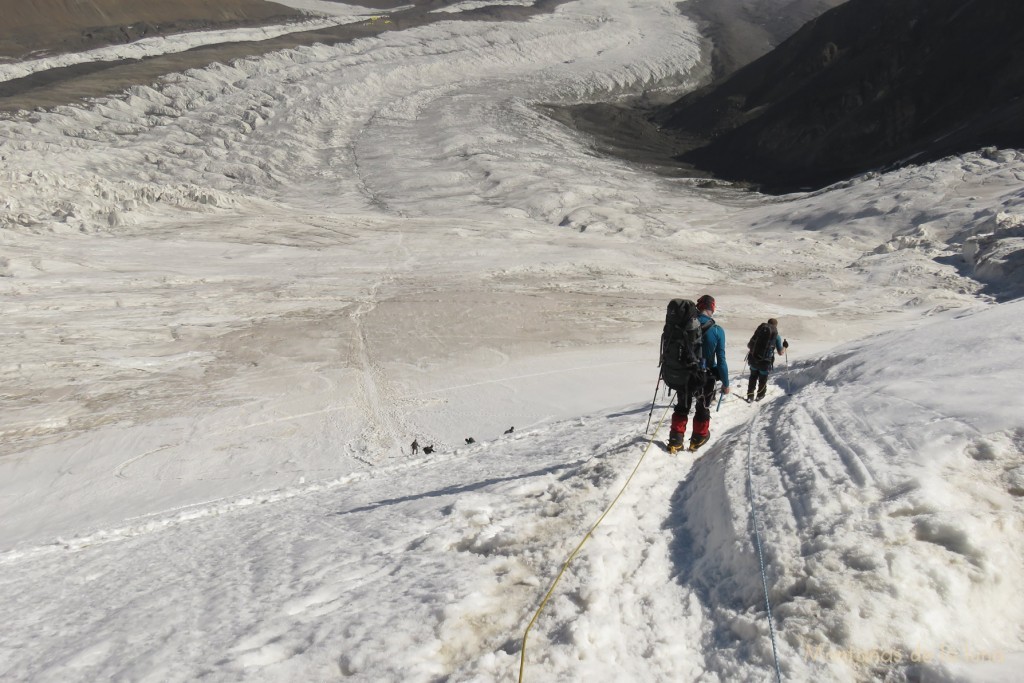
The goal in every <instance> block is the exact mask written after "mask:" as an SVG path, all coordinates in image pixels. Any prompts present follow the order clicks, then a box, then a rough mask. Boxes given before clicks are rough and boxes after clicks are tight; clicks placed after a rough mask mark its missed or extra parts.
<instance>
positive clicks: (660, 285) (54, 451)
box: [0, 0, 1024, 681]
mask: <svg viewBox="0 0 1024 683" xmlns="http://www.w3.org/2000/svg"><path fill="white" fill-rule="evenodd" d="M478 4H480V3H475V2H467V3H461V4H459V5H457V6H455V7H453V8H450V9H452V10H454V9H456V8H458V9H459V10H460V11H461V10H468V9H473V8H474V7H476V6H477V5H478ZM488 4H494V3H488ZM505 4H510V3H505ZM511 4H525V3H511ZM699 59H700V50H699V41H698V39H697V37H696V34H695V30H694V27H693V26H692V24H691V23H690V22H689V21H687V20H685V19H683V18H682V17H681V16H680V15H679V13H678V11H677V8H676V7H675V4H674V2H671V1H668V0H631V1H630V2H628V3H626V5H625V6H624V5H623V3H621V2H619V1H618V0H616V2H610V1H603V0H585V1H582V2H573V3H567V4H565V5H562V6H559V7H558V8H557V9H556V10H555V11H554V12H552V13H551V14H548V15H540V16H536V17H534V18H532V19H530V20H529V21H525V22H519V23H508V24H504V23H496V22H485V21H472V22H460V21H451V22H444V23H441V24H436V25H432V26H427V27H422V28H418V29H412V30H406V31H392V32H387V33H384V34H381V35H380V36H377V37H374V38H368V39H363V40H357V41H354V42H353V43H350V44H344V45H338V46H334V47H328V46H323V45H316V46H310V47H304V48H299V49H295V50H288V51H282V52H279V53H275V54H271V55H266V56H263V57H260V58H252V59H244V60H239V61H236V62H234V63H232V64H229V65H215V66H212V67H210V68H208V69H202V70H192V71H189V72H187V73H183V74H175V75H172V76H169V77H167V78H165V79H164V80H162V81H161V82H159V83H155V84H151V85H148V86H136V87H134V88H131V89H130V90H129V91H128V92H126V93H125V94H124V95H123V96H121V97H112V98H106V99H102V100H99V101H96V102H93V103H89V104H88V105H83V106H67V107H59V108H57V109H55V110H53V111H50V112H25V113H23V114H21V115H18V116H13V117H7V118H3V119H0V180H2V181H3V183H4V186H5V187H7V188H12V189H11V190H10V191H8V192H7V193H5V195H4V197H3V202H2V203H0V227H2V230H0V232H2V233H3V234H2V235H0V240H2V242H0V246H2V249H3V252H2V256H0V276H3V277H0V297H2V302H3V304H4V312H5V318H6V320H7V321H8V322H9V325H8V326H7V328H6V330H5V331H4V332H3V333H2V334H3V335H4V337H5V342H9V343H10V345H11V347H12V348H14V353H12V354H9V355H8V356H7V357H5V360H4V363H3V365H0V378H2V379H3V386H4V389H3V394H2V398H3V400H4V408H5V409H4V411H3V414H2V415H0V434H3V436H4V443H3V445H2V446H0V449H2V450H0V468H2V470H3V472H2V476H0V481H3V482H6V483H4V484H3V485H2V488H0V512H2V514H0V566H2V567H3V570H4V571H3V572H2V574H0V594H3V595H4V596H5V597H4V603H3V605H4V607H5V614H7V615H8V616H7V620H6V623H5V625H4V627H3V629H2V630H0V678H5V679H11V680H60V681H78V680H81V681H93V680H110V679H122V680H160V681H172V680H181V681H185V680H194V679H196V678H199V677H204V678H207V679H209V680H247V681H248V680H256V681H258V680H266V681H279V680H334V679H337V678H339V677H343V678H350V679H353V680H375V681H376V680H402V681H430V680H438V679H446V680H453V681H470V680H473V681H478V680H509V679H510V678H512V677H513V676H514V675H515V672H516V671H517V667H518V663H519V655H520V650H519V648H520V639H521V637H522V629H523V628H524V627H525V624H526V623H527V622H528V621H529V619H530V617H531V616H532V614H533V611H534V609H535V608H536V606H537V602H538V601H539V599H540V597H541V596H542V595H543V593H544V591H545V590H546V589H547V588H548V586H549V585H550V582H551V581H552V580H553V579H554V577H555V574H556V573H557V571H558V569H559V568H560V567H561V565H562V563H563V562H564V560H565V557H566V556H567V555H568V553H569V552H571V550H572V548H574V547H575V546H576V544H577V543H578V542H579V541H580V539H581V537H582V535H583V534H584V533H585V532H586V530H587V529H588V528H589V527H590V525H591V524H592V523H593V521H594V520H595V519H596V518H597V517H598V516H599V515H600V514H601V512H602V511H603V510H604V509H605V506H606V505H607V504H608V503H609V502H610V501H611V500H612V499H613V498H614V496H615V495H616V493H617V492H618V491H619V489H620V487H621V486H622V483H623V482H624V480H625V477H626V476H628V473H629V472H630V471H631V468H632V467H633V465H634V464H635V463H636V460H637V459H638V458H639V457H641V455H642V454H643V453H644V449H645V448H646V447H647V444H646V439H645V436H644V435H643V433H642V428H643V424H644V423H645V421H646V418H647V412H648V408H649V407H650V404H644V403H643V401H649V400H650V394H649V392H650V389H651V388H650V386H649V385H650V384H651V383H653V380H654V379H655V376H654V375H655V373H656V368H655V367H654V362H653V360H652V354H653V353H655V351H653V348H654V346H655V345H656V339H657V335H658V333H659V332H660V322H661V320H660V318H661V316H662V314H663V310H664V309H663V304H662V303H660V302H663V301H667V300H668V299H670V298H673V297H675V296H679V295H680V293H684V294H685V295H688V296H691V295H692V296H696V295H697V294H698V293H702V292H703V291H706V290H709V291H713V292H714V293H715V295H716V297H717V298H718V300H719V302H720V312H719V321H720V324H722V325H723V327H725V328H727V330H728V335H729V336H728V343H729V347H728V348H729V354H730V358H729V360H730V363H731V364H732V367H733V371H734V373H735V372H736V369H737V368H741V367H742V365H743V357H742V347H743V344H744V342H745V334H744V332H745V331H747V330H752V329H753V327H754V324H755V323H756V322H757V321H759V320H763V319H764V318H765V317H766V316H767V315H773V314H774V315H778V316H779V317H780V318H782V320H783V329H784V330H785V334H786V335H787V336H789V337H790V338H791V339H795V340H798V343H797V344H795V345H794V347H793V348H794V350H796V349H799V351H796V353H799V354H801V355H800V358H801V359H803V360H801V361H799V362H797V361H795V362H794V364H793V366H792V367H790V366H789V359H788V356H787V359H786V362H785V366H784V367H783V366H781V361H780V366H779V367H778V368H777V372H776V374H775V375H774V376H773V384H772V387H771V393H770V394H769V397H768V399H767V400H766V401H764V402H762V403H760V404H754V405H748V404H746V403H744V402H742V401H740V400H737V399H736V398H735V397H729V398H726V399H725V400H724V401H723V403H722V406H721V409H720V410H716V411H715V412H714V413H713V424H712V430H713V439H712V441H711V442H710V443H709V445H708V446H707V447H706V449H705V450H704V451H702V452H701V453H700V457H699V458H693V457H692V456H684V457H672V458H670V457H668V456H667V455H665V454H664V453H663V452H662V451H660V450H658V449H657V448H656V447H652V450H651V452H649V453H648V454H647V455H646V456H644V457H645V461H644V463H643V467H642V468H641V469H640V470H639V471H638V474H637V477H636V479H635V480H634V481H633V482H632V483H631V485H630V487H629V488H628V489H627V490H626V491H625V492H624V493H623V497H622V498H621V499H620V501H619V502H618V504H617V505H616V507H615V508H614V509H613V510H612V511H611V513H610V514H609V516H608V517H607V518H606V519H605V522H604V523H603V524H602V525H601V526H600V527H599V528H598V529H597V530H596V532H595V534H594V536H593V537H592V538H591V539H590V540H589V541H588V543H587V545H586V547H585V550H584V552H582V553H581V554H580V556H579V557H577V559H576V561H575V562H574V564H573V566H572V567H571V569H570V571H568V572H567V573H566V575H565V576H564V578H563V579H562V582H561V583H560V585H559V587H558V590H557V591H556V592H555V593H554V597H553V599H552V601H551V603H550V604H549V605H548V607H547V609H546V611H545V612H544V613H543V614H542V615H541V616H540V618H539V619H538V621H537V624H536V629H535V631H534V632H533V634H532V635H531V640H530V645H529V647H528V650H527V653H526V661H527V679H528V680H584V679H585V680H598V681H602V680H615V681H621V680H657V681H661V680H666V681H667V680H697V679H700V680H723V681H724V680H762V679H767V678H769V677H771V674H772V671H773V666H774V665H773V661H772V651H771V642H770V639H769V637H768V636H769V634H768V631H767V620H766V618H765V616H766V615H765V612H764V596H763V594H762V585H761V575H760V569H759V566H758V558H757V555H756V552H755V549H754V544H753V528H752V526H751V510H750V500H749V497H750V493H751V491H754V492H755V495H754V504H755V505H757V506H758V510H759V519H760V521H761V526H760V527H759V531H760V532H761V534H762V539H763V542H764V546H765V552H766V558H765V559H766V570H767V577H768V585H769V598H770V600H771V602H772V605H773V608H774V617H775V619H776V627H777V629H778V638H779V646H780V656H781V665H782V669H783V673H784V674H785V677H786V679H787V680H808V681H811V680H851V681H852V680H878V679H887V678H888V679H889V680H905V679H907V678H909V677H912V676H919V677H925V676H936V677H945V678H944V679H943V680H952V677H953V676H955V675H959V674H963V675H964V676H966V677H967V678H968V679H969V680H986V676H987V675H988V674H990V673H991V671H989V670H988V669H985V668H984V667H985V666H986V665H987V662H972V661H969V658H967V657H966V656H961V657H959V659H957V658H952V659H950V658H947V661H939V660H938V659H935V660H934V661H930V662H924V663H918V664H919V665H917V666H910V663H909V661H905V662H903V665H902V666H899V667H896V666H893V665H891V663H890V664H880V663H878V662H872V661H855V660H854V659H853V658H851V657H849V656H845V657H844V656H843V655H844V653H845V654H847V655H848V654H849V653H853V652H867V653H870V652H881V651H887V650H891V651H893V652H897V653H900V654H901V655H907V656H908V657H909V653H910V652H912V651H913V650H914V648H920V649H924V650H927V651H929V652H932V653H934V652H938V651H939V650H940V648H942V647H960V648H961V650H962V649H963V647H965V646H973V647H974V648H975V649H976V650H981V651H984V652H999V653H1004V654H1005V655H1006V658H1007V659H1008V660H1010V666H1011V667H1012V663H1013V662H1014V661H1016V659H1014V658H1015V657H1019V653H1020V652H1021V651H1022V650H1024V646H1022V645H1021V638H1020V635H1019V624H1020V623H1022V617H1024V606H1022V604H1021V599H1020V598H1019V597H1018V594H1017V593H1016V592H1015V591H1012V590H1009V589H1006V588H1005V587H1006V586H1014V585H1016V583H1019V579H1020V578H1021V577H1020V573H1021V572H1020V566H1024V563H1022V562H1021V561H1020V560H1021V558H1022V556H1024V548H1022V546H1021V540H1020V538H1021V535H1020V533H1019V531H1020V522H1019V520H1020V515H1021V512H1022V510H1021V506H1022V503H1021V496H1022V491H1024V474H1022V468H1021V465H1020V459H1021V457H1022V453H1024V436H1022V434H1024V426H1022V425H1020V421H1019V415H1020V401H1019V388H1020V387H1021V386H1024V381H1022V377H1021V371H1020V370H1019V368H1020V367H1024V358H1021V357H1020V356H1021V351H1020V349H1021V348H1024V345H1022V344H1020V341H1022V340H1024V332H1022V331H1021V327H1020V323H1019V319H1020V317H1021V316H1020V304H1019V303H1014V304H1003V305H1001V306H980V307H979V305H978V304H979V296H978V293H979V291H980V290H981V288H982V284H981V283H979V282H977V281H975V280H972V279H969V278H968V277H966V275H967V274H968V272H969V271H971V269H972V268H974V269H975V270H974V271H972V272H975V273H978V274H986V273H987V274H988V275H986V277H992V278H995V281H996V282H997V284H998V282H999V278H1001V277H1005V278H1006V280H1007V281H1009V282H1011V284H1012V278H1011V277H1010V274H1012V273H1013V272H1014V271H1013V268H1014V265H1013V263H1014V262H1013V253H1014V252H1012V250H1011V251H1009V252H1004V251H1002V250H1003V249H1005V248H1007V245H1011V246H1012V240H1014V239H1016V237H1015V235H1017V232H1016V231H1018V230H1019V226H1020V224H1021V223H1020V216H1021V213H1022V208H1021V205H1022V204H1024V192H1021V190H1020V187H1021V183H1024V156H1022V155H1021V154H1019V153H1016V152H1005V151H1004V152H1000V153H997V154H995V155H993V154H977V155H966V156H964V157H962V158H955V159H947V160H944V161H942V162H938V163H936V164H932V165H929V166H926V167H921V168H908V169H903V170H901V171H898V172H895V173H891V174H886V175H870V176H867V177H864V178H860V179H857V180H854V181H850V182H849V183H844V184H840V186H837V187H835V188H830V189H828V190H825V191H821V192H815V193H809V194H806V195H796V196H793V197H787V198H776V199H768V198H764V197H758V196H754V195H749V194H745V193H741V192H737V191H734V190H730V189H729V188H706V187H702V186H700V185H699V184H695V183H692V182H690V181H681V180H676V179H668V178H663V177H659V176H655V175H653V174H651V173H649V172H647V171H645V170H644V169H640V168H637V167H635V166H631V165H628V164H625V163H622V162H619V161H616V160H613V159H606V158H603V157H599V156H597V155H595V154H594V153H593V152H592V150H591V149H590V148H589V146H588V140H587V139H586V137H585V136H583V135H580V134H578V133H576V132H574V131H570V130H566V129H564V128H562V127H560V126H558V125H557V124H555V123H554V122H552V121H551V120H549V119H547V118H546V117H544V116H542V115H541V114H539V113H538V112H537V111H536V109H535V108H534V107H533V105H534V104H535V103H537V102H563V103H566V102H580V101H589V100H610V99H615V98H617V97H620V96H625V95H629V94H635V93H639V92H642V91H645V90H647V91H651V90H658V89H660V88H669V89H675V88H685V87H689V86H692V85H694V84H695V83H696V82H697V81H698V80H699V78H700V77H701V74H702V69H703V66H702V65H701V64H700V63H699ZM972 239H973V240H974V241H973V242H972V241H971V240H972ZM972 245H973V246H972ZM961 255H963V258H961ZM965 259H966V260H965ZM698 290H699V291H698ZM982 301H984V299H982ZM652 302H654V303H652ZM965 307H972V310H969V311H968V312H967V313H964V314H963V315H961V314H958V313H956V311H958V310H959V309H963V308H965ZM975 309H976V310H975ZM972 318H973V320H972ZM975 321H978V322H979V324H978V325H975V324H974V322H975ZM918 328H920V329H918ZM988 328H991V329H995V330H999V331H1000V332H1001V333H1003V334H1005V335H1006V336H1007V340H997V341H996V342H993V340H992V339H991V338H989V337H988V336H986V334H985V332H984V330H985V329H988ZM915 335H916V336H915ZM859 338H863V339H862V340H861V341H858V342H853V343H847V342H849V341H850V340H852V339H859ZM933 338H942V339H946V338H948V339H953V340H956V341H955V343H953V344H950V345H944V346H938V345H936V344H935V343H934V342H932V341H931V340H932V339H933ZM993 343H995V350H993V351H992V352H991V353H988V352H986V353H977V349H979V348H980V349H987V348H989V345H991V344H993ZM840 344H846V345H845V346H842V347H841V348H839V349H835V348H834V347H836V346H837V345H840ZM826 352H827V353H826ZM822 353H825V354H826V355H824V357H821V358H818V357H817V356H818V355H820V354H822ZM993 358H997V361H993V360H992V359H993ZM808 359H810V360H808ZM745 382H746V377H742V376H739V375H737V376H736V377H734V378H733V387H734V389H735V390H736V391H737V392H741V391H742V389H743V388H744V385H745ZM951 387H955V390H951ZM623 406H626V407H625V408H623ZM657 408H658V412H657V413H656V415H660V414H661V411H663V410H665V409H666V403H665V398H664V396H662V397H661V399H659V400H658V406H657ZM579 416H583V417H579ZM509 424H515V425H516V431H515V433H514V434H509V435H504V436H502V435H501V434H502V432H503V431H504V430H505V429H506V428H507V426H508V425H509ZM666 431H667V429H666V427H665V426H664V425H662V428H661V431H660V433H659V435H658V438H661V439H663V438H664V437H665V432H666ZM471 435H472V436H475V437H476V438H477V443H476V444H474V445H472V446H463V445H462V444H463V443H464V442H463V439H464V438H465V437H467V436H471ZM414 437H415V438H417V439H418V440H419V442H420V444H421V445H428V444H432V445H435V446H436V448H437V450H436V451H435V453H434V454H432V455H430V456H422V457H412V456H409V455H407V453H406V452H405V450H404V449H405V448H407V446H406V444H407V443H408V442H409V441H411V440H412V439H413V438H414ZM748 453H749V454H750V456H751V462H752V473H753V476H754V479H755V481H754V486H753V487H752V488H751V487H750V486H749V482H748V472H747V459H746V458H747V455H748ZM13 482H17V483H13ZM962 605H971V606H972V608H973V609H972V611H971V612H970V613H965V612H963V610H961V609H960V606H962ZM809 648H810V649H809ZM813 648H823V649H822V650H817V651H815V650H813ZM809 652H824V653H825V656H821V657H818V656H817V655H809V654H808V653H809ZM829 653H831V654H832V655H834V656H831V657H829V656H827V655H828V654H829ZM869 659H870V658H869ZM1011 670H1012V669H1011ZM965 672H966V673H965ZM997 673H999V675H1002V674H1003V673H1004V672H1003V671H999V672H997ZM992 678H993V679H995V676H992ZM1006 680H1010V679H1006Z"/></svg>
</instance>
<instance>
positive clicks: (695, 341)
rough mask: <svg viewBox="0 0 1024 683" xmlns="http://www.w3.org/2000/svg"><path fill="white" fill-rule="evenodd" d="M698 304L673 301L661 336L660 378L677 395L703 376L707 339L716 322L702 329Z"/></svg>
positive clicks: (710, 321)
mask: <svg viewBox="0 0 1024 683" xmlns="http://www.w3.org/2000/svg"><path fill="white" fill-rule="evenodd" d="M699 315H700V311H698V310H697V304H695V303H693V302H692V301H690V300H689V299H672V301H670V302H669V303H668V312H667V313H666V314H665V329H664V330H663V331H662V333H661V359H660V361H659V365H661V378H662V379H663V380H664V381H665V384H666V385H668V387H669V388H670V389H672V390H674V391H684V390H686V388H687V385H688V384H689V381H690V378H691V377H693V376H694V375H695V374H697V373H700V372H703V371H704V368H705V363H704V335H705V334H706V333H707V331H708V330H710V329H711V328H712V327H714V325H715V321H714V320H709V321H708V322H706V323H704V324H703V325H701V322H700V320H699V318H698V316H699Z"/></svg>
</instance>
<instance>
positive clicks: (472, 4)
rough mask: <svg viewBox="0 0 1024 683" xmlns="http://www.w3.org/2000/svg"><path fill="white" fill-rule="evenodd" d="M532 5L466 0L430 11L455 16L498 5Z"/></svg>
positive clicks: (528, 1)
mask: <svg viewBox="0 0 1024 683" xmlns="http://www.w3.org/2000/svg"><path fill="white" fill-rule="evenodd" d="M533 4H534V3H533V0H466V1H465V2H457V3H455V4H454V5H448V6H447V7H441V8H439V9H435V10H431V12H432V13H438V12H442V13H449V14H456V13H458V12H468V11H469V10H474V9H481V8H483V7H497V6H499V5H505V6H515V7H532V6H533Z"/></svg>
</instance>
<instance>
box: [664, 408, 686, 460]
mask: <svg viewBox="0 0 1024 683" xmlns="http://www.w3.org/2000/svg"><path fill="white" fill-rule="evenodd" d="M688 421H689V420H688V418H687V417H686V416H685V415H679V414H678V413H672V427H671V431H670V432H669V433H668V452H669V453H675V452H677V451H681V450H683V444H684V443H686V423H687V422H688Z"/></svg>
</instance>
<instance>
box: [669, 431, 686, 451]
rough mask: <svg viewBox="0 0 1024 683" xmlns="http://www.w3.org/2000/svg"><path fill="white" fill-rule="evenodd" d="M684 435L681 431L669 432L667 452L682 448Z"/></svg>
mask: <svg viewBox="0 0 1024 683" xmlns="http://www.w3.org/2000/svg"><path fill="white" fill-rule="evenodd" d="M683 443H684V436H683V433H682V432H669V435H668V452H669V453H678V452H679V451H681V450H683Z"/></svg>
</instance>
